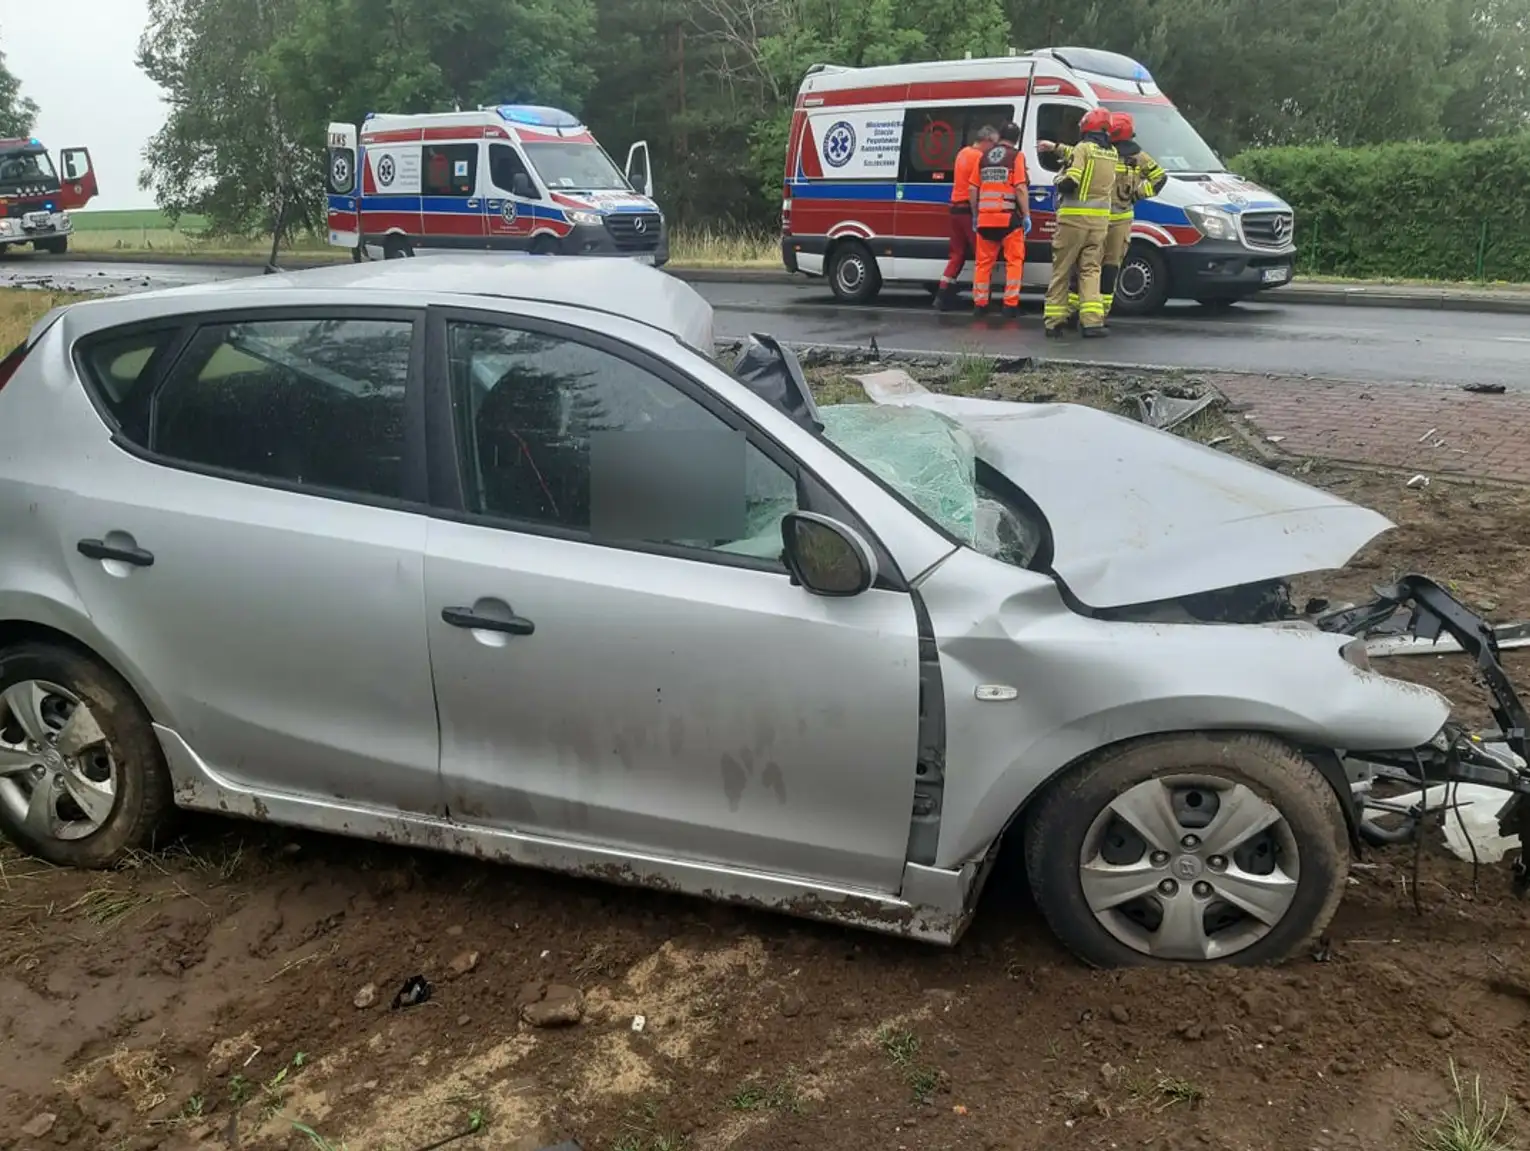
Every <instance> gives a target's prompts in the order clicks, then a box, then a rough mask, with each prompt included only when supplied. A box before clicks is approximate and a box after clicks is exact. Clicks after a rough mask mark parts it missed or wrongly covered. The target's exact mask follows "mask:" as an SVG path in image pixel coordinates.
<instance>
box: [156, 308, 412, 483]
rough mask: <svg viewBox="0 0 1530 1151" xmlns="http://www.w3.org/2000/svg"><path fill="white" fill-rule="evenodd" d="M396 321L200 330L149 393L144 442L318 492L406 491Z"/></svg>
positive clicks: (402, 355) (403, 368)
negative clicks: (150, 405)
mask: <svg viewBox="0 0 1530 1151" xmlns="http://www.w3.org/2000/svg"><path fill="white" fill-rule="evenodd" d="M413 339H414V324H413V322H412V321H410V320H405V319H397V320H394V319H387V320H381V319H300V320H256V321H250V322H246V323H237V324H227V325H219V326H217V327H213V328H206V329H203V331H202V332H200V333H198V335H197V338H196V340H195V341H194V342H193V344H192V345H191V347H190V349H189V350H188V351H187V353H186V354H185V355H184V356H182V357H181V359H180V362H179V363H178V364H177V365H176V367H175V368H174V369H173V370H172V372H171V373H170V375H169V376H168V377H167V378H166V379H165V381H164V383H163V384H162V385H161V386H160V388H159V390H158V391H157V392H156V393H155V396H154V402H153V408H152V412H151V417H150V429H151V430H150V436H149V443H148V445H147V446H148V447H149V448H150V449H151V450H152V451H154V452H156V453H157V454H159V455H161V456H165V457H168V458H170V459H172V460H179V461H182V462H184V463H189V464H198V465H201V466H204V467H210V468H218V469H220V470H224V471H230V472H237V473H241V474H243V475H247V476H251V477H259V478H265V479H273V480H280V481H284V482H286V483H291V484H299V485H302V486H303V487H312V488H316V489H321V490H323V491H326V492H336V493H350V494H355V495H362V496H373V497H381V498H386V499H403V498H404V497H405V478H404V424H405V405H404V397H405V392H406V389H407V384H408V379H409V362H410V350H411V347H412V345H413Z"/></svg>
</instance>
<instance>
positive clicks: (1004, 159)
mask: <svg viewBox="0 0 1530 1151" xmlns="http://www.w3.org/2000/svg"><path fill="white" fill-rule="evenodd" d="M1025 183H1026V170H1025V157H1024V156H1022V155H1021V154H1020V150H1019V149H1018V148H1016V147H1015V146H1014V145H1013V144H1006V143H1004V142H1003V141H1000V142H999V143H997V144H995V145H994V146H993V147H992V148H989V149H988V151H986V152H985V153H983V163H982V167H980V168H979V169H978V215H977V226H978V228H979V229H983V228H1015V227H1018V226H1019V223H1020V221H1019V214H1020V201H1019V199H1018V197H1017V196H1016V192H1015V189H1017V188H1019V187H1021V186H1023V185H1024V184H1025Z"/></svg>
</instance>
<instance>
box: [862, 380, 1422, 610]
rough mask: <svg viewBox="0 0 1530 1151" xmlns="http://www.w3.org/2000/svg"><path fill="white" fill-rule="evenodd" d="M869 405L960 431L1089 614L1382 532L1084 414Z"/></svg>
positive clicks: (1294, 565)
mask: <svg viewBox="0 0 1530 1151" xmlns="http://www.w3.org/2000/svg"><path fill="white" fill-rule="evenodd" d="M867 390H868V392H871V391H872V389H870V388H868V389H867ZM872 398H873V399H874V400H875V401H876V402H878V403H893V404H910V405H916V406H919V407H925V408H929V409H932V410H934V411H937V412H941V413H943V414H945V415H946V416H948V417H950V418H952V419H954V420H955V421H956V422H957V423H959V424H960V425H961V426H962V427H963V428H964V429H966V431H967V433H968V434H969V435H970V436H971V437H972V440H973V443H974V444H975V445H976V448H977V455H978V458H979V459H981V460H982V461H983V462H984V463H986V464H988V465H989V466H991V467H992V468H994V469H995V470H996V471H998V472H1000V473H1001V474H1003V475H1004V476H1006V477H1008V478H1009V479H1010V480H1011V481H1012V482H1013V483H1014V484H1015V485H1016V486H1017V487H1019V488H1020V489H1021V490H1022V491H1023V492H1025V493H1026V495H1028V496H1029V497H1030V498H1031V499H1032V500H1034V501H1035V503H1036V505H1037V507H1039V508H1040V509H1041V511H1042V513H1043V514H1044V515H1045V516H1046V518H1047V522H1048V524H1049V526H1050V528H1051V531H1052V540H1053V563H1052V567H1053V570H1054V571H1055V572H1056V574H1057V576H1058V577H1059V578H1060V579H1061V580H1062V581H1063V582H1064V583H1065V584H1066V585H1067V587H1068V589H1069V591H1071V592H1072V593H1073V594H1074V595H1075V596H1077V597H1078V599H1079V600H1081V601H1082V602H1084V603H1086V604H1088V605H1089V606H1091V607H1096V608H1108V607H1126V606H1130V605H1134V604H1142V603H1151V602H1155V601H1158V600H1166V599H1175V598H1177V597H1179V596H1184V595H1193V594H1197V593H1200V592H1208V591H1218V590H1220V589H1223V588H1228V587H1236V586H1238V585H1240V584H1247V583H1255V582H1258V581H1262V580H1271V579H1282V578H1285V577H1289V576H1295V575H1300V574H1303V573H1305V572H1314V571H1327V570H1331V569H1334V568H1339V567H1343V566H1344V565H1345V564H1346V563H1348V562H1349V560H1350V559H1351V558H1352V557H1353V556H1354V554H1355V553H1356V552H1357V551H1359V550H1360V549H1361V548H1362V547H1364V546H1365V545H1366V544H1367V543H1369V542H1370V541H1371V540H1373V539H1375V538H1376V537H1377V536H1378V535H1380V534H1381V533H1382V532H1384V531H1386V530H1387V529H1389V528H1391V527H1393V526H1395V525H1393V523H1392V522H1391V521H1390V520H1388V519H1387V518H1386V517H1385V516H1382V515H1380V514H1378V513H1376V512H1373V511H1371V510H1370V509H1368V508H1362V507H1360V506H1358V505H1357V504H1352V503H1350V502H1348V501H1347V500H1342V499H1339V498H1338V497H1336V496H1332V495H1329V494H1328V493H1327V492H1323V491H1319V490H1318V489H1316V488H1313V487H1309V486H1308V485H1306V484H1303V483H1299V482H1297V481H1296V480H1293V479H1288V478H1287V477H1285V476H1283V475H1280V474H1279V473H1278V472H1274V471H1271V470H1269V469H1268V468H1262V467H1258V466H1256V465H1254V464H1249V463H1245V462H1244V461H1242V460H1240V459H1237V458H1235V457H1233V456H1229V455H1226V454H1224V453H1222V452H1219V451H1216V450H1215V449H1212V448H1208V447H1204V446H1203V445H1201V444H1197V443H1194V442H1193V441H1190V440H1185V439H1181V438H1180V437H1178V436H1175V435H1172V434H1170V433H1167V432H1160V431H1157V430H1156V429H1154V428H1150V427H1147V426H1146V425H1144V424H1139V423H1136V422H1135V421H1133V420H1128V419H1124V418H1122V417H1120V416H1114V415H1111V414H1109V413H1107V412H1101V411H1097V410H1096V409H1093V408H1086V407H1081V406H1078V405H1075V404H1021V403H1008V402H1005V401H1000V400H978V399H968V398H966V397H961V396H939V395H935V394H933V393H930V392H926V391H923V390H922V389H921V390H918V391H908V392H905V393H902V394H890V393H886V392H882V393H880V394H873V395H872Z"/></svg>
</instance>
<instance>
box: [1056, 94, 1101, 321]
mask: <svg viewBox="0 0 1530 1151" xmlns="http://www.w3.org/2000/svg"><path fill="white" fill-rule="evenodd" d="M1078 127H1079V137H1080V138H1079V142H1078V143H1077V144H1076V145H1074V146H1073V147H1072V148H1070V149H1068V150H1067V152H1066V153H1065V155H1066V161H1065V162H1066V163H1067V164H1068V167H1067V170H1066V171H1064V172H1063V174H1062V175H1061V176H1059V177H1058V178H1057V193H1058V206H1057V231H1056V232H1055V233H1054V234H1053V236H1052V283H1051V285H1050V286H1049V287H1048V288H1047V304H1046V313H1045V316H1046V332H1047V335H1048V336H1061V335H1062V334H1063V331H1064V328H1065V327H1066V325H1067V323H1068V316H1069V313H1070V308H1069V307H1068V290H1069V286H1070V281H1071V280H1072V277H1073V272H1074V269H1075V268H1076V269H1077V270H1078V296H1079V305H1078V311H1079V318H1080V322H1081V324H1082V326H1083V329H1084V335H1085V336H1088V337H1095V336H1103V335H1105V334H1106V331H1105V305H1104V304H1103V303H1102V302H1101V300H1100V263H1101V257H1102V256H1103V255H1104V251H1105V236H1106V233H1107V232H1108V231H1109V230H1110V201H1111V195H1112V193H1113V191H1114V189H1115V183H1116V153H1115V149H1113V148H1112V147H1111V146H1110V113H1109V112H1107V111H1106V110H1105V109H1104V108H1091V109H1090V110H1089V111H1088V112H1086V113H1084V117H1083V119H1081V120H1080V121H1079V125H1078ZM1037 147H1038V149H1040V150H1043V151H1057V150H1058V147H1057V145H1056V144H1054V143H1052V142H1051V141H1050V140H1042V141H1040V142H1039V143H1038V144H1037Z"/></svg>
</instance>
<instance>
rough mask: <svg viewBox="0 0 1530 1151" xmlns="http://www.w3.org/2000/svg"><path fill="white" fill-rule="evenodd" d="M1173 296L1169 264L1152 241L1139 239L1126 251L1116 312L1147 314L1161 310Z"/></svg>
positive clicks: (1118, 276)
mask: <svg viewBox="0 0 1530 1151" xmlns="http://www.w3.org/2000/svg"><path fill="white" fill-rule="evenodd" d="M1168 298H1169V267H1168V265H1167V264H1165V263H1164V261H1163V257H1162V256H1161V255H1159V253H1158V249H1157V248H1154V247H1153V246H1152V245H1151V244H1144V243H1142V242H1141V241H1137V242H1135V243H1133V244H1132V246H1131V247H1130V248H1128V249H1127V250H1126V259H1125V260H1124V261H1123V262H1122V264H1121V270H1120V271H1119V272H1118V273H1117V274H1116V290H1115V299H1114V302H1112V304H1111V305H1110V311H1111V314H1112V315H1116V316H1147V315H1151V314H1152V313H1154V312H1157V311H1161V310H1162V308H1163V306H1164V303H1165V302H1166V301H1167V300H1168Z"/></svg>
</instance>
